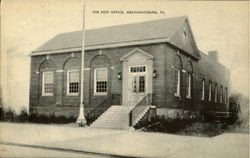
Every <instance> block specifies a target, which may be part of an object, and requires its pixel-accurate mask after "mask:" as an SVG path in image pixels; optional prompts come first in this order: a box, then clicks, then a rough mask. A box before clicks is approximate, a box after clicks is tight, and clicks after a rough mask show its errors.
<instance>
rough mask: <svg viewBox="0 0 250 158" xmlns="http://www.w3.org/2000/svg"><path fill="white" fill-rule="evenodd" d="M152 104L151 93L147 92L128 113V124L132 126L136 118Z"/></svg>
mask: <svg viewBox="0 0 250 158" xmlns="http://www.w3.org/2000/svg"><path fill="white" fill-rule="evenodd" d="M149 105H152V94H147V95H146V96H145V97H144V98H143V99H142V100H141V101H140V102H139V103H138V104H137V105H136V106H135V107H134V108H133V109H132V110H131V111H130V113H129V126H133V125H134V123H135V121H136V118H137V117H138V116H139V115H140V114H141V113H142V112H143V111H144V109H145V108H147V107H148V106H149Z"/></svg>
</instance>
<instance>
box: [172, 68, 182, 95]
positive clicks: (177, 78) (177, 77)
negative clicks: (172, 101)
mask: <svg viewBox="0 0 250 158" xmlns="http://www.w3.org/2000/svg"><path fill="white" fill-rule="evenodd" d="M180 81H181V71H180V69H177V68H175V93H174V95H175V96H178V97H179V96H180Z"/></svg>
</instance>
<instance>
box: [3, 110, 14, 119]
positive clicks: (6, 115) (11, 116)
mask: <svg viewBox="0 0 250 158" xmlns="http://www.w3.org/2000/svg"><path fill="white" fill-rule="evenodd" d="M15 117H16V113H15V111H14V110H12V109H11V108H8V109H6V111H5V110H4V119H3V120H4V121H14V120H15Z"/></svg>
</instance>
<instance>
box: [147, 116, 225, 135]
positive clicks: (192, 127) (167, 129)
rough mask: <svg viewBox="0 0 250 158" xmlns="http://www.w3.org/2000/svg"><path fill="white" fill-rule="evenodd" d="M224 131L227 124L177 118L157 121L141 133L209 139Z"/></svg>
mask: <svg viewBox="0 0 250 158" xmlns="http://www.w3.org/2000/svg"><path fill="white" fill-rule="evenodd" d="M226 129H227V124H225V123H216V122H202V121H200V120H198V119H180V118H177V119H168V120H163V119H162V120H158V122H155V123H153V124H151V125H149V126H147V127H144V128H143V131H147V132H162V133H171V134H179V135H192V136H208V137H211V136H216V135H218V134H221V133H223V132H224V131H225V130H226Z"/></svg>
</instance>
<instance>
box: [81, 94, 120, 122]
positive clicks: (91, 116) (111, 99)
mask: <svg viewBox="0 0 250 158" xmlns="http://www.w3.org/2000/svg"><path fill="white" fill-rule="evenodd" d="M118 104H121V95H120V94H111V95H110V96H108V97H107V98H106V99H104V100H103V101H102V102H101V103H100V104H99V105H98V106H96V107H95V108H94V109H92V110H91V111H90V112H89V113H88V114H87V116H86V117H87V123H88V124H91V123H92V122H94V121H95V120H96V119H97V118H98V117H99V116H101V115H102V114H103V113H104V112H105V111H106V110H107V109H108V108H110V107H111V105H118Z"/></svg>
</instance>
